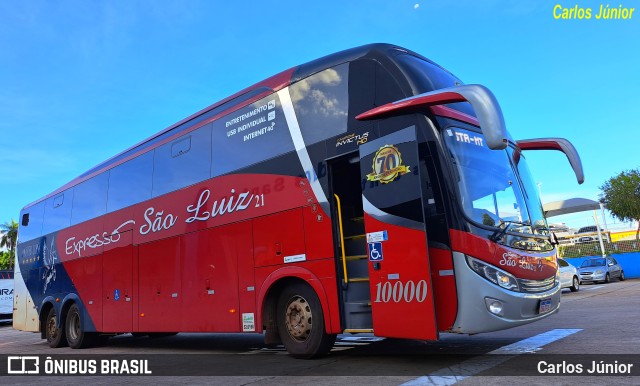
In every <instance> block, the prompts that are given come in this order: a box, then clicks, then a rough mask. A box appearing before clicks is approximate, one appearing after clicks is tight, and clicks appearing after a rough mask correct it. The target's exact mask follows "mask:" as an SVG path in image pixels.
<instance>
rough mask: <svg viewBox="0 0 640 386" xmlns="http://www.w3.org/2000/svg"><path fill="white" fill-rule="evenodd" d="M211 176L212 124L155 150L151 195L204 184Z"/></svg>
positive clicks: (154, 195)
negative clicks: (200, 183)
mask: <svg viewBox="0 0 640 386" xmlns="http://www.w3.org/2000/svg"><path fill="white" fill-rule="evenodd" d="M210 176H211V125H210V124H208V125H205V126H203V127H201V128H199V129H197V130H195V131H192V132H191V133H189V134H187V135H184V136H182V137H180V138H178V139H177V140H175V141H173V142H170V143H167V144H165V145H162V146H160V147H158V148H156V149H155V156H154V160H153V189H152V196H153V197H157V196H160V195H162V194H165V193H169V192H172V191H174V190H177V189H180V188H183V187H185V186H189V185H193V184H195V183H197V182H200V181H204V180H206V179H208V178H209V177H210Z"/></svg>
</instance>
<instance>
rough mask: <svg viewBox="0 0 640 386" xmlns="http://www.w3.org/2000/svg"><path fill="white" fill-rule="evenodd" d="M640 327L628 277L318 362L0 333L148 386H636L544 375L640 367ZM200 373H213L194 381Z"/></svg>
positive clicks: (5, 346) (357, 346)
mask: <svg viewBox="0 0 640 386" xmlns="http://www.w3.org/2000/svg"><path fill="white" fill-rule="evenodd" d="M638 320H640V280H627V281H624V282H617V281H616V282H613V283H610V284H606V285H599V284H596V285H584V286H582V288H581V290H580V291H579V292H577V293H572V292H570V291H568V290H565V291H564V292H563V297H562V306H561V310H560V312H559V313H558V314H555V315H553V316H551V317H549V318H547V319H545V320H543V321H540V322H537V323H533V324H529V325H526V326H521V327H517V328H513V329H511V330H506V331H499V332H494V333H487V334H479V335H474V336H466V335H454V334H443V335H442V337H441V340H440V341H437V342H421V341H406V340H396V339H378V338H375V337H372V336H352V335H343V336H341V337H340V338H341V339H339V340H338V342H337V343H336V346H335V347H334V349H333V351H332V352H331V354H330V355H329V356H327V357H325V358H321V359H317V360H311V361H307V360H296V359H292V358H290V357H289V356H288V355H287V354H286V352H285V351H284V349H283V348H282V347H275V348H267V347H265V346H264V345H263V344H262V338H261V336H259V335H242V334H179V335H177V336H174V337H168V338H160V339H149V338H135V337H133V336H131V335H121V336H118V337H114V338H111V339H110V340H109V342H108V343H107V345H105V346H103V347H97V348H91V349H86V350H72V349H69V348H60V349H55V350H54V349H50V348H49V347H48V346H47V345H46V343H45V342H44V341H43V340H41V339H40V336H39V334H34V333H28V332H21V331H16V330H13V329H12V328H11V327H10V326H9V325H3V326H0V352H2V353H6V354H11V355H22V356H25V355H53V354H55V355H59V354H62V355H74V357H73V358H89V359H92V358H93V359H97V360H100V359H102V358H114V355H120V356H122V355H126V357H122V358H133V359H147V360H148V361H149V365H150V368H151V369H152V370H153V374H154V376H144V377H135V378H133V380H134V381H135V382H136V383H142V384H157V383H173V384H176V383H177V384H193V383H196V384H199V383H202V384H205V383H207V384H210V383H215V384H233V385H245V384H258V385H269V384H282V383H304V384H306V383H314V384H341V385H342V384H344V383H345V382H347V383H356V384H363V383H369V384H384V385H398V384H403V383H408V384H409V385H413V384H440V385H445V384H461V385H486V384H487V382H489V383H491V384H503V385H514V384H516V385H517V384H522V385H525V384H526V385H529V384H545V385H548V384H578V383H579V384H586V385H589V384H594V385H599V384H635V385H637V384H640V377H636V376H629V375H626V376H621V375H615V378H611V377H612V375H604V376H594V375H587V376H576V375H572V376H563V377H558V376H555V373H552V374H551V375H553V376H541V375H540V374H539V370H540V368H538V365H539V363H540V362H545V363H546V364H545V365H543V366H542V367H541V369H542V370H543V371H546V372H547V375H548V374H549V373H548V368H549V367H550V366H551V367H554V369H555V368H557V367H558V366H564V367H562V369H564V370H565V371H566V370H567V365H570V364H573V365H574V366H575V365H576V364H579V362H581V361H582V362H584V371H583V374H586V370H588V369H589V368H590V366H589V365H590V364H591V363H592V362H593V361H595V362H597V363H600V361H602V362H603V363H608V362H611V363H613V362H615V361H618V365H620V364H624V363H627V362H631V363H632V364H633V365H634V366H635V368H634V369H636V370H640V355H638V356H637V357H636V356H635V355H636V354H638V353H639V352H640V350H638V347H640V332H638V325H639V324H638ZM75 355H79V357H75ZM104 355H110V356H108V357H105V356H104ZM55 358H58V357H57V356H56V357H55ZM60 358H71V357H60ZM3 360H6V359H4V358H3ZM43 360H44V357H43ZM562 362H564V365H562ZM0 366H2V367H5V366H6V365H5V364H0ZM637 373H639V374H640V372H637ZM160 374H168V375H167V376H158V375H160ZM181 374H184V376H182V375H181ZM195 374H207V375H214V376H212V377H208V376H207V377H205V376H187V375H195ZM523 374H528V375H523ZM531 374H533V375H537V376H531ZM178 375H181V376H178ZM8 379H9V378H7V380H8ZM3 381H4V380H3ZM34 381H35V382H46V383H47V384H52V383H53V384H58V383H59V384H68V383H85V382H91V383H92V384H110V385H112V384H120V383H122V384H125V383H130V382H131V381H132V377H124V376H120V377H105V376H95V375H90V376H82V377H60V376H56V377H52V376H40V377H33V376H12V377H11V378H10V382H11V383H12V384H30V383H34ZM3 383H4V382H3Z"/></svg>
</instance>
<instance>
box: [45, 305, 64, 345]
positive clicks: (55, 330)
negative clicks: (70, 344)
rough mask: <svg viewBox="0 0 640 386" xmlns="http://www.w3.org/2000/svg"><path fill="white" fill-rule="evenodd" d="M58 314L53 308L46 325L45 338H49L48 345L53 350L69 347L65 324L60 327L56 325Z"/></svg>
mask: <svg viewBox="0 0 640 386" xmlns="http://www.w3.org/2000/svg"><path fill="white" fill-rule="evenodd" d="M56 319H57V314H56V310H55V308H53V307H51V309H50V310H49V313H48V314H47V321H46V323H45V326H44V328H45V331H44V333H45V337H46V338H47V344H48V345H49V347H51V348H58V347H64V346H66V345H67V338H66V337H65V334H64V324H62V325H61V326H60V327H58V325H57V323H56Z"/></svg>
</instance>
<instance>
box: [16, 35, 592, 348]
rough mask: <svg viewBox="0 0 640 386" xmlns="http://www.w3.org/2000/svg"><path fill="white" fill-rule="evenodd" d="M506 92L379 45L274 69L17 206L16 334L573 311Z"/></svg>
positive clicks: (296, 326) (383, 328)
mask: <svg viewBox="0 0 640 386" xmlns="http://www.w3.org/2000/svg"><path fill="white" fill-rule="evenodd" d="M540 149H552V150H560V151H562V152H564V153H565V154H566V155H567V157H568V159H569V161H570V163H571V166H572V167H573V169H574V171H575V173H576V176H577V180H578V182H579V183H581V182H582V180H583V172H582V166H581V163H580V159H579V156H578V154H577V152H576V151H575V148H574V147H573V146H572V145H571V144H570V143H569V142H568V141H567V140H564V139H558V138H547V139H533V140H523V141H515V140H514V139H512V138H511V137H510V135H509V134H508V133H507V131H506V129H505V124H504V119H503V116H502V113H501V110H500V107H499V105H498V102H497V101H496V99H495V97H494V96H493V94H492V93H491V92H490V91H489V90H488V89H487V88H485V87H483V86H480V85H465V84H463V83H462V82H461V81H460V80H459V79H458V78H456V77H455V76H454V75H452V74H451V73H449V72H448V71H447V70H445V69H443V68H442V67H440V66H439V65H437V64H435V63H434V62H432V61H430V60H428V59H427V58H425V57H423V56H421V55H419V54H417V53H415V52H412V51H409V50H407V49H404V48H401V47H397V46H393V45H387V44H373V45H367V46H363V47H358V48H354V49H350V50H347V51H343V52H339V53H336V54H332V55H329V56H327V57H324V58H321V59H318V60H315V61H312V62H309V63H306V64H303V65H300V66H298V67H295V68H292V69H290V70H287V71H284V72H282V73H280V74H277V75H275V76H273V77H271V78H269V79H266V80H264V81H262V82H260V83H258V84H256V85H254V86H252V87H249V88H247V89H245V90H243V91H241V92H239V93H237V94H235V95H233V96H231V97H229V98H227V99H224V100H222V101H220V102H218V103H216V104H214V105H212V106H210V107H208V108H206V109H204V110H202V111H200V112H198V113H196V114H194V115H192V116H190V117H188V118H186V119H184V120H182V121H180V122H178V123H176V124H175V125H173V126H171V127H169V128H167V129H165V130H164V131H161V132H160V133H158V134H157V135H155V136H153V137H151V138H149V139H147V140H145V141H143V142H141V143H139V144H137V145H135V146H133V147H131V148H129V149H127V150H125V151H124V152H122V153H120V154H118V155H116V156H115V157H113V158H111V159H109V160H107V161H105V162H103V163H101V164H99V165H97V166H96V167H94V168H92V169H90V170H88V171H87V172H85V173H84V174H82V175H80V176H79V177H78V178H76V179H74V180H73V181H71V182H69V183H68V184H66V185H64V186H62V187H61V188H59V189H56V190H55V191H54V192H52V193H51V194H49V195H47V196H45V197H43V198H41V199H39V200H37V201H36V202H34V203H32V204H29V205H27V206H26V207H25V208H24V209H23V210H22V211H21V214H20V226H19V236H18V237H19V243H18V247H17V264H16V274H15V304H14V327H15V328H17V329H20V330H25V331H36V332H40V333H41V336H42V338H43V339H46V340H47V342H48V344H49V345H50V346H51V347H60V346H63V345H69V346H71V347H72V348H83V347H87V346H90V345H93V344H97V343H98V342H99V341H101V340H104V339H106V338H107V337H109V336H113V335H117V334H122V333H133V334H139V335H143V334H147V335H162V334H165V335H166V334H175V333H178V332H234V333H237V332H246V333H262V334H264V338H265V342H266V343H268V344H278V343H281V344H283V345H284V346H285V348H286V349H287V351H288V352H289V353H290V354H292V355H293V356H296V357H303V358H309V357H314V356H318V355H322V354H325V353H327V352H328V351H329V350H330V348H331V347H332V346H333V343H334V341H335V339H336V335H337V334H341V333H364V332H368V333H373V334H375V335H376V336H380V337H395V338H408V339H421V340H437V339H438V337H439V334H440V333H441V332H456V333H467V334H475V333H481V332H487V331H496V330H501V329H506V328H510V327H513V326H518V325H522V324H525V323H529V322H533V321H536V320H539V319H541V318H544V317H546V316H548V315H550V314H552V313H554V312H555V311H557V310H558V307H559V304H560V284H559V279H558V270H557V262H556V260H555V257H554V253H555V247H554V244H553V243H552V241H551V239H550V234H549V230H548V228H547V223H546V220H545V218H544V216H543V211H542V207H541V204H540V199H539V196H538V194H537V190H536V186H535V184H534V180H533V178H532V177H531V174H530V172H529V169H528V167H527V163H526V160H525V157H524V155H523V151H524V150H540Z"/></svg>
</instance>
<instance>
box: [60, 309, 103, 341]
mask: <svg viewBox="0 0 640 386" xmlns="http://www.w3.org/2000/svg"><path fill="white" fill-rule="evenodd" d="M65 332H66V335H67V342H68V343H69V347H71V348H74V349H77V348H87V347H89V346H91V345H92V344H93V343H94V341H95V338H96V333H91V332H86V331H83V329H82V313H81V312H80V308H78V305H77V304H73V305H72V306H71V308H69V311H68V312H67V322H66V323H65Z"/></svg>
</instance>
